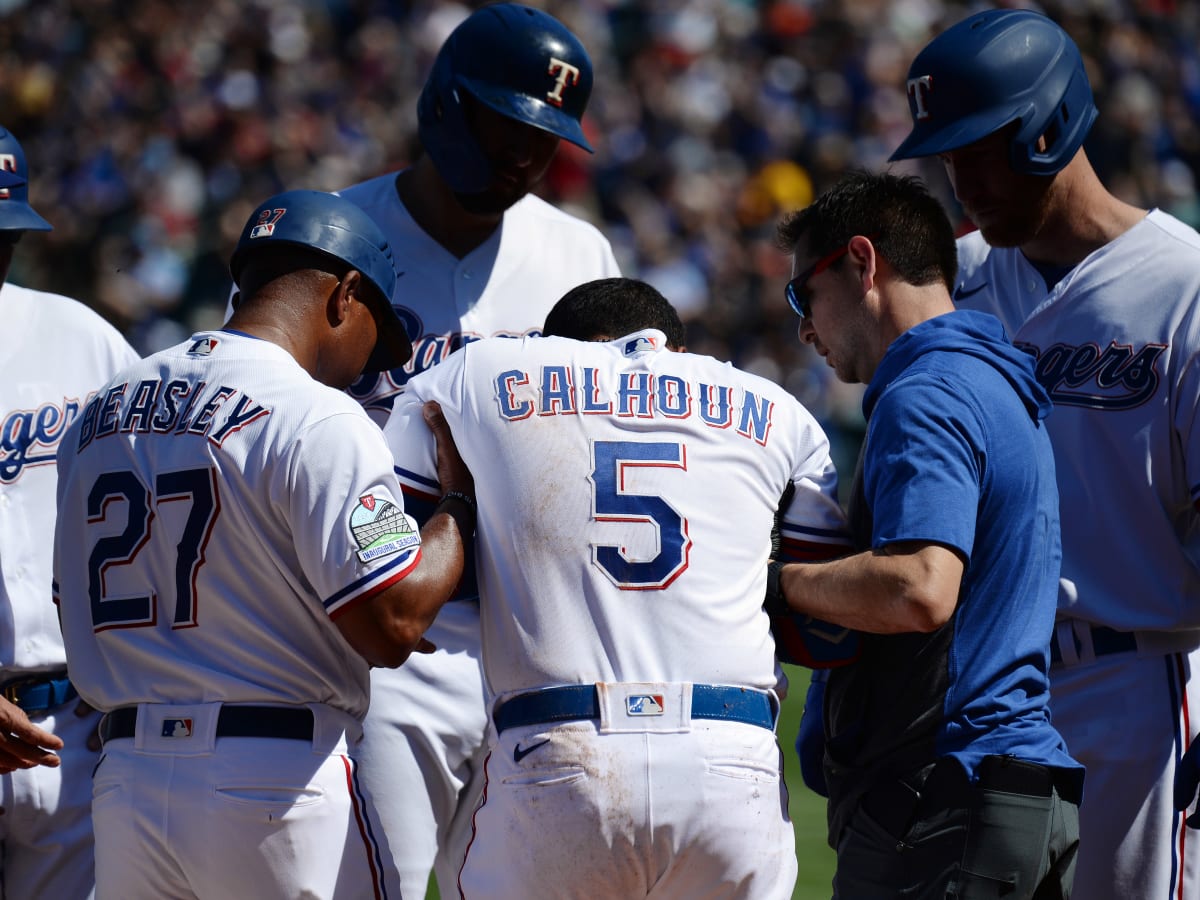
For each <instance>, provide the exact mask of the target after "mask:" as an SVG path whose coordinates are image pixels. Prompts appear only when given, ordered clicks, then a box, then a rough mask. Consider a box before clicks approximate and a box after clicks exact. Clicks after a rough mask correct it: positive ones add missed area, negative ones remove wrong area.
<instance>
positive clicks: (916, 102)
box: [908, 75, 933, 119]
mask: <svg viewBox="0 0 1200 900" xmlns="http://www.w3.org/2000/svg"><path fill="white" fill-rule="evenodd" d="M932 91H933V76H932V75H921V76H919V77H917V78H910V79H908V95H909V96H910V97H912V98H913V118H914V119H928V118H929V107H927V106H926V105H925V100H926V98H928V96H929V95H930V93H932Z"/></svg>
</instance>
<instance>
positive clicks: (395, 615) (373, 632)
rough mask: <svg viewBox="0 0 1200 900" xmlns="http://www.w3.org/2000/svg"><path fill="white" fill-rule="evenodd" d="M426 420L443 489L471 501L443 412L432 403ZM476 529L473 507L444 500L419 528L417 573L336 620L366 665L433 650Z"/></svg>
mask: <svg viewBox="0 0 1200 900" xmlns="http://www.w3.org/2000/svg"><path fill="white" fill-rule="evenodd" d="M424 415H425V422H426V424H427V425H428V426H429V428H430V430H431V431H432V432H433V434H434V437H435V438H436V440H437V469H438V481H439V482H440V484H441V485H442V490H443V491H445V492H450V491H457V492H460V493H462V494H465V495H466V496H468V497H470V498H472V500H473V499H474V497H475V481H474V479H473V478H472V477H471V473H470V471H469V470H468V469H467V467H466V464H465V463H464V462H463V460H462V457H461V456H460V455H459V453H458V447H457V446H455V443H454V438H453V436H452V435H451V434H450V427H449V426H448V425H447V424H446V419H445V417H444V416H443V415H442V411H441V407H439V406H438V404H437V403H435V402H433V401H430V402H428V403H426V404H425V407H424ZM474 530H475V513H474V509H473V507H472V506H471V505H469V504H467V503H465V502H464V501H462V500H460V499H458V498H454V497H450V498H447V499H445V500H443V501H442V502H441V503H440V504H439V505H438V507H437V509H436V510H435V511H434V513H433V515H432V516H431V517H430V518H429V521H428V522H426V523H425V526H424V527H423V528H422V529H421V561H420V563H418V564H417V567H416V569H414V570H413V571H412V572H410V573H409V574H408V575H407V576H405V577H404V578H403V579H401V580H400V581H399V582H397V583H396V584H393V585H392V586H390V587H389V588H387V589H386V590H384V591H382V592H380V593H379V594H376V595H375V596H374V597H372V598H370V600H368V601H367V602H365V603H359V604H357V605H355V606H353V607H351V608H350V609H348V610H347V611H346V612H345V614H343V615H341V616H339V617H338V618H337V620H336V622H337V626H338V628H339V629H340V630H341V632H342V634H343V635H345V637H346V640H348V641H349V642H350V645H351V646H352V647H354V649H355V650H357V651H358V652H359V653H360V654H362V656H363V657H364V658H365V659H366V660H367V662H369V663H370V664H371V665H373V666H379V667H382V668H395V667H396V666H399V665H401V664H402V663H403V662H404V661H405V660H406V659H408V656H409V654H410V653H412V652H413V651H414V650H417V651H421V650H430V649H432V645H431V644H429V643H428V642H427V641H425V640H424V639H423V638H422V637H421V636H422V635H423V634H424V633H425V631H426V629H428V628H429V626H430V624H432V622H433V620H434V618H435V617H436V616H437V613H438V610H440V609H441V608H442V604H443V603H445V602H446V601H447V600H448V599H449V598H450V597H451V595H452V594H453V593H454V589H455V588H456V587H457V586H458V582H459V579H461V578H462V573H463V566H464V564H465V563H466V552H467V547H468V546H469V539H470V536H471V534H472V533H473V532H474Z"/></svg>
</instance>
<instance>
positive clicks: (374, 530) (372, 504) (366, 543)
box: [350, 494, 421, 562]
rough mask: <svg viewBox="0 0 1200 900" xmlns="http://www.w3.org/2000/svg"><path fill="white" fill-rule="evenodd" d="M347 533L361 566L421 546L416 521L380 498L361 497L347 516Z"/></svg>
mask: <svg viewBox="0 0 1200 900" xmlns="http://www.w3.org/2000/svg"><path fill="white" fill-rule="evenodd" d="M350 533H351V534H352V535H353V536H354V542H355V543H356V544H358V558H359V559H360V560H362V561H363V562H370V561H371V560H374V559H379V558H380V557H381V556H389V555H391V554H393V553H399V552H400V551H401V550H407V549H408V548H410V547H415V546H417V545H418V544H420V543H421V533H420V531H419V529H418V528H417V523H416V520H415V519H413V518H412V517H411V516H409V515H406V514H405V513H404V511H403V510H401V509H400V508H399V507H398V506H396V505H395V504H394V503H392V502H391V501H390V500H388V499H386V498H384V497H376V496H375V495H374V494H363V496H361V497H359V498H358V506H356V507H354V512H352V513H350Z"/></svg>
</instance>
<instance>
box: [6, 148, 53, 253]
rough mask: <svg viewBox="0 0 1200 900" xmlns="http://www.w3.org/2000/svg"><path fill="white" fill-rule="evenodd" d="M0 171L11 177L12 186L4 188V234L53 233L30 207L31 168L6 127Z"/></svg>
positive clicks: (8, 179) (49, 226)
mask: <svg viewBox="0 0 1200 900" xmlns="http://www.w3.org/2000/svg"><path fill="white" fill-rule="evenodd" d="M0 169H2V170H4V171H5V172H6V173H8V177H7V179H6V180H7V181H9V182H10V183H9V184H8V185H4V186H0V231H50V230H51V229H52V227H53V226H51V224H50V223H49V222H47V221H46V220H45V219H43V218H42V217H41V216H39V215H38V214H37V213H35V212H34V211H33V207H32V206H30V205H29V167H28V166H27V165H26V164H25V151H24V150H22V149H21V144H20V143H19V142H18V141H17V139H16V138H15V137H13V134H12V132H11V131H9V130H8V129H6V128H4V127H3V126H0ZM14 178H15V179H16V181H15V182H14V181H13V179H14Z"/></svg>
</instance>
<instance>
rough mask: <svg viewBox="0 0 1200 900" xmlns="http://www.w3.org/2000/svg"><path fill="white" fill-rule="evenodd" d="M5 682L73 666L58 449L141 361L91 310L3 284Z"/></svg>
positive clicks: (0, 564)
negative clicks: (93, 401)
mask: <svg viewBox="0 0 1200 900" xmlns="http://www.w3.org/2000/svg"><path fill="white" fill-rule="evenodd" d="M0 311H2V312H3V314H4V322H5V335H4V340H3V342H0V370H3V373H4V374H3V378H0V610H3V614H2V615H0V669H3V672H2V673H0V680H3V678H7V677H12V676H13V675H19V674H21V673H22V672H28V671H47V670H52V669H55V668H62V667H64V666H65V665H66V655H65V654H64V652H63V643H62V634H61V632H60V631H59V628H58V619H57V617H56V616H55V614H54V607H53V605H52V604H51V603H50V602H49V601H50V579H51V574H50V563H51V548H52V546H53V538H54V492H55V485H56V483H57V472H56V469H55V466H54V456H55V453H56V451H57V450H58V442H59V440H60V439H61V437H62V434H63V432H64V431H65V430H66V428H67V426H68V425H69V424H70V423H71V421H72V420H73V419H74V418H75V417H76V416H78V415H79V412H80V410H82V409H83V407H84V405H85V404H86V403H87V401H88V399H89V398H90V397H91V395H92V394H93V393H94V392H95V391H96V390H97V389H98V388H99V387H100V386H101V385H103V384H104V383H105V382H106V381H108V379H109V378H110V377H111V376H112V375H113V373H114V372H116V371H117V370H118V369H122V368H124V367H125V366H127V365H130V364H131V363H133V362H135V361H136V360H137V358H138V356H137V354H136V353H135V352H134V351H133V348H132V347H130V346H129V344H128V343H126V342H125V339H124V338H122V337H121V335H120V334H119V333H118V332H117V330H116V329H115V328H113V327H112V326H111V325H109V324H108V323H107V322H105V321H104V320H103V319H102V318H100V316H98V315H96V313H94V312H92V311H91V310H90V309H88V308H87V307H86V306H84V305H82V304H81V303H77V302H76V301H74V300H71V299H68V298H67V297H62V296H59V295H58V294H46V293H42V292H41V291H33V290H29V289H28V288H23V287H18V286H16V285H14V284H4V285H3V287H0Z"/></svg>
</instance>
